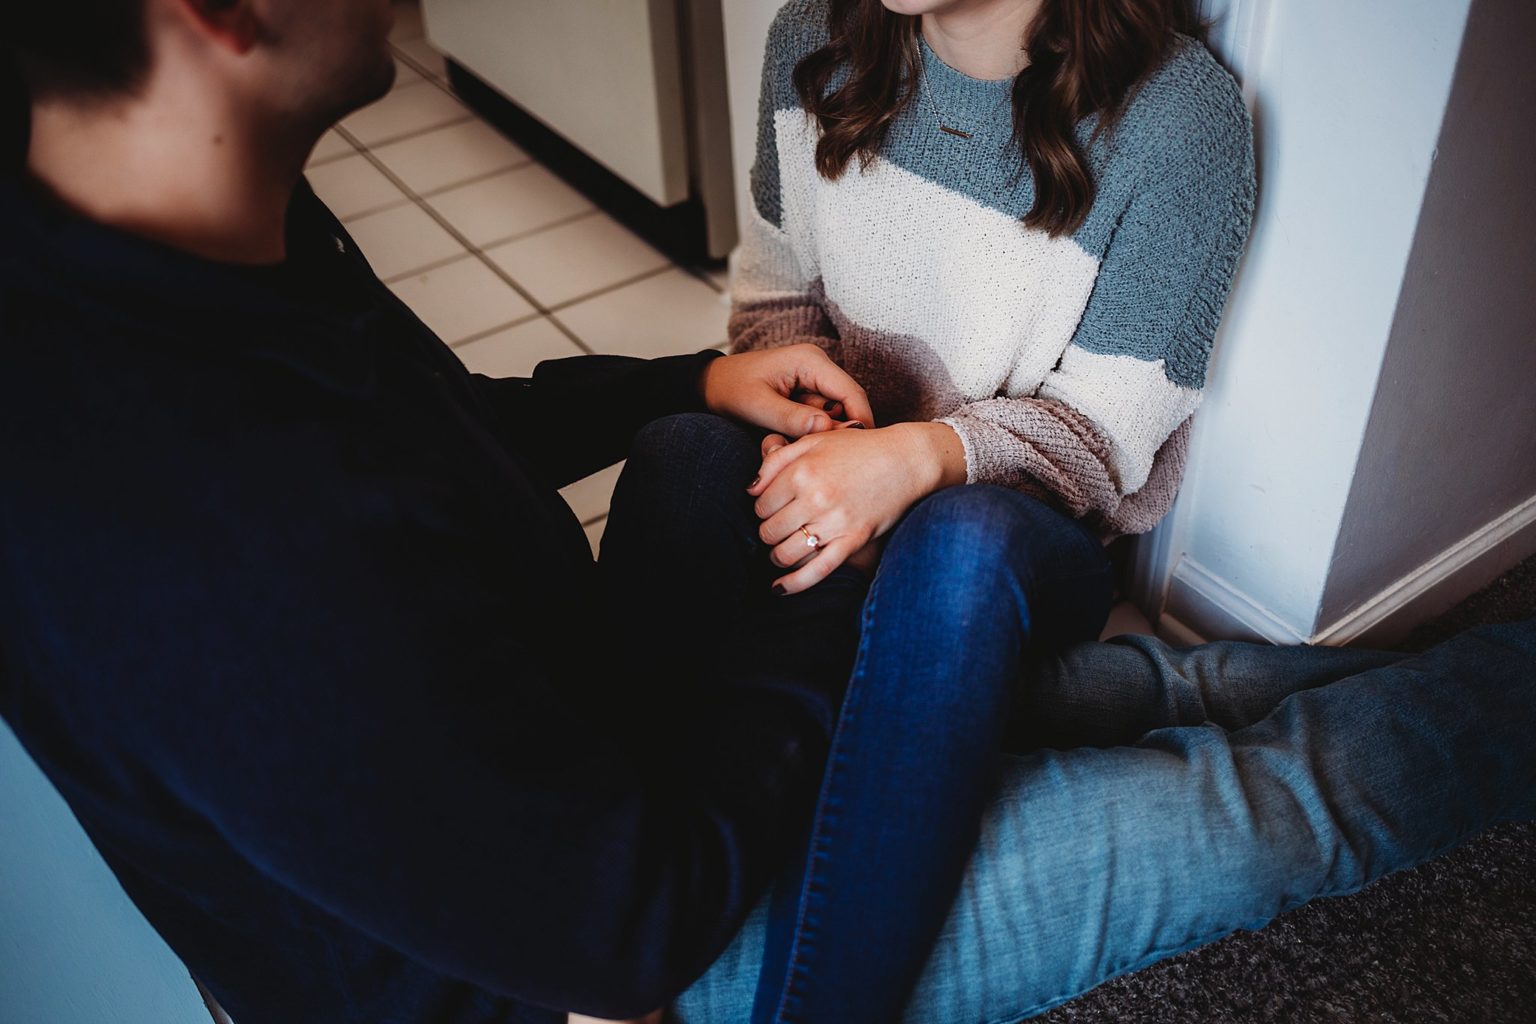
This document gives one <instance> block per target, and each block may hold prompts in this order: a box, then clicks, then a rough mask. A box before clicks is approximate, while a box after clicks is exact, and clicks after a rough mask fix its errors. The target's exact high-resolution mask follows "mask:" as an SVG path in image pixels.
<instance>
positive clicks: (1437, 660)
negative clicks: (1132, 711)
mask: <svg viewBox="0 0 1536 1024" xmlns="http://www.w3.org/2000/svg"><path fill="white" fill-rule="evenodd" d="M1150 646H1151V647H1156V646H1158V645H1157V644H1156V642H1155V641H1153V642H1151V644H1150ZM1266 650H1267V651H1268V653H1266ZM1198 652H1199V653H1198V655H1197V656H1198V657H1199V658H1201V659H1204V660H1205V662H1206V664H1211V665H1221V664H1231V663H1233V662H1227V661H1224V660H1223V659H1224V658H1225V657H1226V656H1227V655H1235V656H1236V659H1237V662H1240V663H1241V666H1242V671H1243V672H1244V673H1253V674H1254V675H1255V677H1257V676H1264V675H1267V676H1271V677H1281V676H1285V677H1288V678H1294V677H1296V676H1301V677H1304V678H1306V679H1308V680H1311V681H1316V680H1318V679H1319V678H1320V676H1319V673H1318V672H1317V671H1315V669H1314V666H1313V664H1312V663H1313V662H1316V663H1318V664H1322V663H1324V662H1330V661H1331V662H1332V663H1333V664H1332V667H1333V668H1334V669H1337V670H1346V671H1347V669H1348V665H1347V664H1346V662H1347V660H1348V654H1349V653H1352V652H1346V655H1345V656H1343V657H1338V656H1336V655H1335V652H1328V651H1315V650H1314V651H1312V653H1311V654H1310V655H1307V654H1302V655H1297V654H1296V653H1294V652H1293V651H1292V650H1290V649H1283V648H1275V649H1264V648H1258V647H1252V646H1249V645H1225V644H1217V645H1210V646H1208V647H1206V648H1201V649H1198ZM1366 657H1367V660H1368V658H1369V657H1370V656H1369V655H1367V656H1366ZM1068 660H1069V661H1070V662H1072V663H1073V664H1075V665H1076V666H1077V667H1076V670H1075V671H1076V672H1077V673H1078V674H1080V675H1083V676H1084V677H1085V678H1091V679H1096V680H1103V679H1118V680H1123V681H1124V682H1125V684H1126V685H1127V686H1128V687H1130V688H1131V689H1132V690H1136V691H1148V690H1155V689H1156V688H1157V687H1158V686H1159V685H1160V684H1159V683H1158V682H1157V681H1156V680H1155V679H1151V678H1149V676H1151V675H1155V674H1156V673H1157V672H1158V671H1160V669H1159V668H1158V666H1157V664H1156V659H1147V658H1136V659H1127V658H1125V657H1123V649H1122V647H1120V646H1116V645H1107V644H1091V645H1084V646H1083V647H1082V648H1079V649H1076V650H1074V651H1073V652H1071V657H1070V658H1069V659H1068ZM1164 660H1165V661H1166V662H1167V663H1171V664H1177V663H1178V662H1179V661H1180V657H1179V656H1178V655H1177V654H1170V655H1169V656H1168V658H1167V659H1164ZM1287 687H1289V688H1291V689H1299V692H1295V693H1294V694H1293V695H1292V696H1290V697H1289V698H1286V699H1285V700H1283V701H1282V702H1281V703H1280V705H1279V707H1278V708H1276V709H1275V710H1274V711H1273V712H1272V713H1271V714H1269V715H1268V716H1267V717H1265V718H1263V719H1262V720H1261V721H1259V722H1257V723H1256V724H1253V725H1250V726H1248V727H1246V728H1242V729H1239V730H1237V731H1235V732H1228V731H1226V730H1224V729H1222V728H1220V727H1218V726H1215V725H1205V726H1187V727H1182V728H1166V729H1158V730H1156V731H1153V732H1151V733H1148V734H1147V735H1145V736H1144V737H1143V738H1142V739H1141V741H1140V742H1139V743H1137V744H1136V745H1135V746H1128V747H1116V748H1114V749H1108V750H1097V749H1091V748H1084V749H1077V750H1067V751H1040V752H1038V753H1035V754H1031V755H1028V756H1024V757H1015V756H1011V755H1010V756H1008V757H1007V758H1006V767H1005V771H1004V774H1003V777H1002V782H1001V785H1000V787H999V788H998V789H997V791H996V795H995V796H994V797H993V798H992V800H991V802H990V805H989V806H988V808H987V812H986V817H985V821H984V826H983V830H982V836H981V841H980V843H979V844H978V845H977V846H976V849H975V852H974V856H973V857H972V859H971V861H970V864H969V867H968V868H967V871H966V875H965V878H964V881H963V884H962V886H961V889H960V892H959V894H958V895H957V897H956V898H955V899H954V900H953V902H952V905H951V907H950V910H949V916H948V918H947V920H946V921H945V923H944V926H943V928H942V931H941V932H940V935H939V938H938V941H937V942H936V943H935V944H934V947H933V949H932V952H931V955H930V956H929V958H928V960H927V962H926V964H925V966H924V967H923V971H922V975H921V978H920V979H919V981H918V984H917V986H916V988H915V989H914V990H913V992H912V996H911V999H910V1000H909V1002H908V1004H907V1006H906V1008H905V1012H904V1016H903V1017H901V1018H900V1019H902V1020H905V1021H907V1022H910V1024H919V1022H921V1024H1004V1022H1006V1024H1012V1022H1014V1021H1017V1020H1020V1019H1023V1018H1025V1017H1029V1016H1033V1015H1035V1014H1038V1013H1042V1012H1044V1011H1045V1010H1047V1009H1049V1008H1050V1007H1052V1006H1054V1005H1056V1004H1057V1003H1060V1002H1063V1001H1065V1000H1067V999H1070V998H1072V997H1074V996H1076V995H1079V994H1081V993H1082V992H1085V991H1087V990H1088V989H1090V988H1092V987H1094V986H1095V985H1098V984H1099V983H1101V982H1103V981H1106V980H1108V979H1109V978H1111V977H1114V976H1115V975H1117V974H1121V973H1124V972H1127V971H1131V970H1135V969H1137V968H1139V967H1142V966H1145V965H1147V964H1150V963H1152V962H1154V961H1156V960H1158V959H1160V958H1162V957H1165V956H1168V955H1171V954H1173V953H1176V952H1180V951H1182V950H1184V949H1188V948H1191V947H1193V946H1196V945H1200V944H1202V943H1204V942H1209V941H1211V940H1213V939H1216V938H1219V937H1221V936H1222V935H1225V934H1227V933H1229V932H1232V931H1235V930H1238V929H1241V928H1257V927H1260V926H1262V925H1263V924H1265V923H1266V922H1268V921H1269V920H1271V919H1272V918H1273V917H1274V916H1275V915H1277V914H1279V913H1281V912H1282V911H1285V910H1287V909H1290V908H1291V907H1294V906H1297V905H1299V904H1301V903H1304V902H1306V901H1307V900H1310V899H1313V898H1315V897H1318V896H1326V895H1339V894H1343V893H1347V892H1352V891H1354V890H1356V889H1359V888H1360V887H1362V886H1363V885H1365V884H1366V883H1368V882H1370V881H1372V880H1374V879H1376V878H1378V877H1380V876H1381V875H1383V874H1386V873H1388V872H1391V871H1395V870H1398V869H1401V868H1406V867H1410V866H1412V865H1414V864H1417V863H1419V862H1421V861H1423V860H1426V859H1428V858H1430V857H1433V856H1435V855H1437V854H1439V853H1442V852H1444V851H1446V850H1448V849H1450V848H1451V847H1453V846H1455V845H1456V844H1457V843H1459V842H1461V841H1462V840H1464V839H1466V838H1468V837H1470V836H1472V835H1474V834H1476V833H1477V832H1479V831H1481V830H1483V829H1485V828H1488V827H1490V826H1492V825H1494V824H1497V823H1499V822H1500V821H1507V820H1518V819H1524V818H1531V817H1536V743H1533V742H1532V736H1533V734H1536V621H1528V622H1524V623H1519V624H1515V625H1509V626H1497V627H1488V628H1484V629H1479V630H1474V631H1472V632H1469V633H1464V634H1462V635H1461V636H1459V637H1457V638H1455V639H1453V640H1450V641H1447V642H1446V643H1444V644H1441V645H1440V646H1438V647H1436V648H1434V649H1433V650H1431V651H1429V652H1427V653H1425V654H1423V655H1420V656H1417V657H1412V658H1403V659H1399V660H1396V661H1391V662H1389V663H1386V664H1382V665H1380V666H1378V667H1373V668H1368V669H1367V670H1366V671H1363V672H1360V673H1359V674H1356V675H1352V676H1349V677H1347V678H1343V679H1339V680H1337V681H1323V682H1322V683H1321V685H1315V686H1312V687H1311V688H1298V687H1296V686H1294V685H1292V684H1288V683H1285V682H1277V683H1276V684H1274V688H1275V689H1276V690H1284V689H1286V688H1287ZM1210 688H1212V689H1215V688H1219V686H1218V687H1210ZM766 923H767V901H764V903H762V904H760V905H759V906H758V907H757V908H756V909H755V910H754V911H753V913H752V915H751V917H750V918H749V919H748V923H747V926H746V927H745V928H743V930H742V932H741V933H740V934H739V935H738V936H737V939H736V941H735V943H734V944H733V945H732V946H731V947H730V948H729V949H727V950H726V952H725V954H724V955H722V956H721V957H720V959H719V960H718V961H716V963H715V964H714V965H713V966H712V967H711V968H710V970H709V971H708V972H707V973H706V974H705V975H704V977H703V978H701V979H700V980H699V981H698V982H697V983H695V984H694V986H693V987H691V988H690V989H689V990H688V991H687V992H685V993H684V994H683V995H682V996H681V997H680V998H679V999H678V1000H677V1001H676V1003H675V1004H674V1010H675V1017H676V1019H677V1020H678V1021H679V1022H680V1024H706V1022H707V1024H726V1022H730V1021H739V1020H744V1019H745V1018H746V1014H747V1007H748V1006H749V1005H750V1001H751V997H752V992H753V989H754V985H755V982H756V977H757V969H758V964H759V962H760V961H761V959H762V958H763V955H764V953H763V949H764V939H765V933H766V930H767V929H766ZM893 1019H894V1018H893Z"/></svg>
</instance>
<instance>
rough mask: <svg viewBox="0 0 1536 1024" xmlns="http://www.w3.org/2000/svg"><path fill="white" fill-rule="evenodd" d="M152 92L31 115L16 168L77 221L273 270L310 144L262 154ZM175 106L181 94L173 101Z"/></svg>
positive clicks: (229, 129) (282, 251) (203, 109)
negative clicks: (22, 161)
mask: <svg viewBox="0 0 1536 1024" xmlns="http://www.w3.org/2000/svg"><path fill="white" fill-rule="evenodd" d="M176 95H178V93H177V92H176V91H175V90H169V89H162V90H159V91H154V90H151V91H150V92H148V93H146V95H145V96H144V97H142V98H137V99H132V100H126V101H123V102H121V103H118V104H115V105H111V106H99V105H92V106H81V105H74V104H63V103H43V104H36V105H34V106H33V108H32V138H31V143H30V146H29V149H28V153H27V169H28V171H29V172H30V173H31V174H32V176H33V177H34V178H35V179H37V180H38V181H39V182H40V183H42V184H43V185H44V186H45V187H46V188H48V189H49V191H51V192H52V193H53V195H54V196H55V197H56V198H58V199H59V200H60V201H61V202H63V203H64V204H65V205H66V206H68V207H70V208H71V209H73V210H74V211H76V212H77V213H80V214H81V215H83V216H85V217H88V218H90V219H92V220H95V221H98V222H100V223H103V224H107V225H110V226H112V227H115V228H119V229H121V230H124V231H128V232H131V233H133V234H137V235H142V236H144V237H146V238H152V239H154V240H156V241H159V242H163V243H165V244H167V245H171V246H174V247H176V248H179V249H183V250H186V251H187V252H191V253H193V254H195V255H198V256H202V257H204V258H205V259H211V260H218V261H221V262H228V263H245V264H274V263H280V262H282V261H283V259H284V258H285V256H286V247H285V237H284V224H285V220H286V213H287V209H288V203H289V200H290V198H291V197H292V194H293V189H294V186H295V185H296V184H297V183H298V180H299V177H300V175H301V174H302V173H303V169H304V160H305V158H306V156H307V154H308V153H309V150H310V148H311V145H312V144H313V142H314V140H313V139H309V140H307V141H308V143H309V144H304V143H303V142H300V141H294V142H293V144H291V145H289V146H287V147H284V146H282V145H277V146H273V145H272V142H271V140H272V136H271V134H270V133H269V134H268V135H267V145H266V146H265V147H263V146H259V145H256V144H255V139H256V135H257V133H256V132H255V131H254V130H252V129H251V127H250V126H248V125H242V124H241V123H240V119H239V118H238V117H235V116H232V115H231V114H230V113H229V112H228V111H224V110H221V109H219V108H218V107H217V106H216V105H213V104H209V103H206V102H203V101H202V100H201V99H200V98H197V96H196V93H195V92H193V93H191V94H190V95H191V96H193V97H194V99H193V100H192V101H191V102H174V101H173V100H172V99H170V97H174V96H176ZM179 95H181V96H187V95H189V94H188V93H187V92H185V91H183V92H181V93H179Z"/></svg>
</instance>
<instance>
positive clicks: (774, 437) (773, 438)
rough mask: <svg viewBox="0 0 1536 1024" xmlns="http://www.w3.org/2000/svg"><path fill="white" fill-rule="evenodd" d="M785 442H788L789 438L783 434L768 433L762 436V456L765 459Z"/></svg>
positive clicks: (785, 443)
mask: <svg viewBox="0 0 1536 1024" xmlns="http://www.w3.org/2000/svg"><path fill="white" fill-rule="evenodd" d="M787 444H789V438H787V437H785V436H784V435H783V434H769V435H768V436H767V437H765V438H763V458H765V459H766V458H767V457H768V456H770V455H772V454H773V453H774V452H776V451H778V450H779V449H780V448H783V447H784V446H785V445H787Z"/></svg>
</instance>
